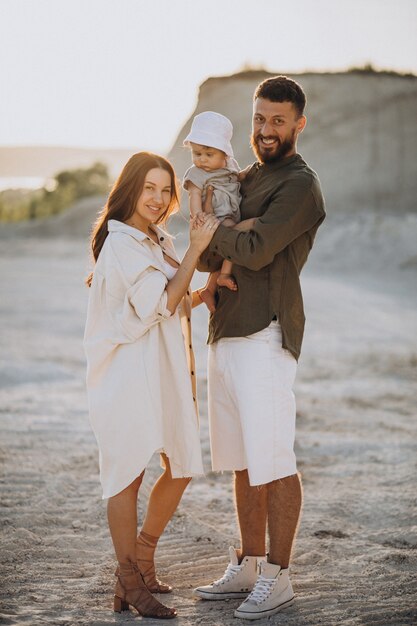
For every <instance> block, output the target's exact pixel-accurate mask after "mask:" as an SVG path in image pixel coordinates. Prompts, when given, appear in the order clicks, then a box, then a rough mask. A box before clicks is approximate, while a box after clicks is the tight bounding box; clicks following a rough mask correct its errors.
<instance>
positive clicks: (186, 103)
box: [0, 0, 417, 152]
mask: <svg viewBox="0 0 417 626" xmlns="http://www.w3.org/2000/svg"><path fill="white" fill-rule="evenodd" d="M416 26H417V1H416V0H296V1H293V2H290V1H289V0H285V1H281V0H250V1H249V0H211V1H210V2H202V1H201V0H65V1H64V0H0V89H1V98H0V145H61V146H62V145H70V146H80V147H82V146H86V147H129V148H135V149H151V150H156V151H161V152H166V151H168V149H169V148H170V146H171V144H172V143H173V141H174V139H175V137H176V135H177V133H178V131H179V129H180V128H181V126H182V124H183V123H184V122H185V120H186V119H187V118H188V117H189V116H190V114H191V113H192V111H193V109H194V106H195V103H196V98H197V93H198V86H199V84H200V83H201V82H202V81H204V80H205V79H206V78H208V77H209V76H219V75H225V74H230V73H234V72H237V71H238V70H239V69H241V68H242V66H243V65H244V64H249V65H251V66H254V67H260V66H262V67H265V68H266V69H268V70H270V71H273V72H277V73H282V72H287V73H289V74H290V73H291V72H301V71H304V70H316V71H320V70H331V71H334V70H344V69H346V68H348V67H350V66H362V65H364V64H365V63H368V62H370V63H372V64H373V65H374V66H375V67H376V68H386V69H393V70H398V71H405V72H413V73H417V37H416Z"/></svg>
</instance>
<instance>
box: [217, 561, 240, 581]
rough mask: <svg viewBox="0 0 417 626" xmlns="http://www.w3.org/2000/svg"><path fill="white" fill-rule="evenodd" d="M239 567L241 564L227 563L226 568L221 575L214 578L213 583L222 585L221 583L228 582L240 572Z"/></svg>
mask: <svg viewBox="0 0 417 626" xmlns="http://www.w3.org/2000/svg"><path fill="white" fill-rule="evenodd" d="M241 569H242V566H241V565H232V563H229V565H228V566H227V567H226V570H225V572H224V574H223V576H222V577H221V578H219V580H215V581H214V583H213V585H222V584H223V583H228V582H230V581H231V580H233V578H234V577H235V576H236V574H238V573H239V572H240V570H241Z"/></svg>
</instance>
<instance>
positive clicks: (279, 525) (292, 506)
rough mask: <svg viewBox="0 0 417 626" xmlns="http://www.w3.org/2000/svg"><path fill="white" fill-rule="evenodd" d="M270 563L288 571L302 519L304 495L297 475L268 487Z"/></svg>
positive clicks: (272, 483) (275, 481)
mask: <svg viewBox="0 0 417 626" xmlns="http://www.w3.org/2000/svg"><path fill="white" fill-rule="evenodd" d="M267 494H268V496H267V501H268V530H269V557H268V561H269V562H270V563H275V564H276V565H280V566H281V567H282V569H287V567H288V566H289V563H290V557H291V550H292V547H293V543H294V539H295V535H296V533H297V529H298V522H299V519H300V512H301V505H302V499H303V492H302V487H301V480H300V478H299V475H298V474H294V475H293V476H287V477H286V478H281V479H280V480H274V481H272V482H271V483H268V485H267Z"/></svg>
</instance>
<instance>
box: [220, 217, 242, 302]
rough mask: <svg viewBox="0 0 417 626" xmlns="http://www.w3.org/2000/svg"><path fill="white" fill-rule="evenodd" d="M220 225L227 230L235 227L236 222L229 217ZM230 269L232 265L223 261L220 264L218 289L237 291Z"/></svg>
mask: <svg viewBox="0 0 417 626" xmlns="http://www.w3.org/2000/svg"><path fill="white" fill-rule="evenodd" d="M222 225H223V226H227V227H229V228H233V226H236V222H235V221H234V220H232V219H231V218H230V217H226V218H225V219H224V220H223V221H222ZM232 268H233V263H232V262H231V261H227V260H226V259H225V260H224V261H223V263H222V269H221V272H220V274H219V276H218V278H217V284H218V285H219V287H227V288H228V289H231V290H232V291H237V284H236V281H235V279H234V278H233V276H232Z"/></svg>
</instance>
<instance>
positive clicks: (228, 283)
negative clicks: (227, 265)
mask: <svg viewBox="0 0 417 626" xmlns="http://www.w3.org/2000/svg"><path fill="white" fill-rule="evenodd" d="M217 284H218V285H219V287H227V288H228V289H231V291H237V284H236V281H235V279H234V278H233V276H232V275H231V274H219V276H218V278H217Z"/></svg>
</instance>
